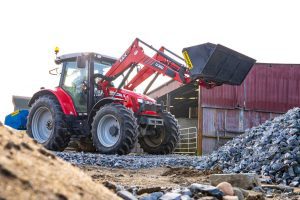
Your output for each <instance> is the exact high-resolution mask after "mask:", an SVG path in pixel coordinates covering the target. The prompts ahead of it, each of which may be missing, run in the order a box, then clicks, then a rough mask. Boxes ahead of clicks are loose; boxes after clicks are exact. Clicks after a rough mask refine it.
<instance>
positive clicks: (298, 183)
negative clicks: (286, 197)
mask: <svg viewBox="0 0 300 200" xmlns="http://www.w3.org/2000/svg"><path fill="white" fill-rule="evenodd" d="M299 185H300V182H299V181H293V182H291V183H290V186H291V187H298V186H299Z"/></svg>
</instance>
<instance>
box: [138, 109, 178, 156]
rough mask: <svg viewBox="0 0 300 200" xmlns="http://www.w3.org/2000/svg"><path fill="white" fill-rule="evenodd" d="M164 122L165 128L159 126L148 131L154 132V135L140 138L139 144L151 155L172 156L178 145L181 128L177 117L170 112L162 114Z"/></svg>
mask: <svg viewBox="0 0 300 200" xmlns="http://www.w3.org/2000/svg"><path fill="white" fill-rule="evenodd" d="M161 117H162V119H163V120H164V126H158V127H156V128H154V127H153V128H152V129H150V130H148V131H154V132H155V133H154V134H147V135H145V136H141V137H139V143H140V145H141V147H142V149H143V150H144V152H147V153H149V154H170V153H172V152H173V151H174V150H175V148H176V145H177V142H178V139H179V126H178V122H177V120H176V119H175V117H174V116H173V115H172V114H171V113H169V112H163V113H162V114H161Z"/></svg>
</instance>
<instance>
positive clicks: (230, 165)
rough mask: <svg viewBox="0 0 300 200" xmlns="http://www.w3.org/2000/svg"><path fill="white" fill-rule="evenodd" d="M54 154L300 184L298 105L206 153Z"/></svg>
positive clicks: (84, 160)
mask: <svg viewBox="0 0 300 200" xmlns="http://www.w3.org/2000/svg"><path fill="white" fill-rule="evenodd" d="M56 155H57V156H59V157H61V158H63V159H65V160H67V161H69V162H72V163H74V164H77V165H85V164H88V165H100V166H105V167H117V168H130V169H138V168H149V167H162V166H172V167H195V168H196V169H199V170H207V169H213V168H216V167H218V168H220V169H222V170H223V171H224V172H225V173H240V172H243V173H248V172H254V173H257V174H261V175H264V176H267V177H268V179H269V181H270V182H271V181H273V182H276V183H281V184H285V185H290V186H299V185H300V108H294V109H291V110H289V111H288V112H287V113H286V114H284V115H281V116H278V117H276V118H275V119H273V120H268V121H266V122H265V123H263V124H261V125H259V126H257V127H253V128H251V129H249V130H246V132H245V134H243V135H241V136H239V137H236V138H234V139H233V140H231V141H229V142H228V143H226V144H225V145H224V146H222V147H221V148H219V149H218V150H217V151H215V152H213V153H212V154H211V155H209V156H203V157H196V156H181V155H160V156H157V155H156V156H153V155H126V156H118V155H100V154H90V153H70V152H57V153H56Z"/></svg>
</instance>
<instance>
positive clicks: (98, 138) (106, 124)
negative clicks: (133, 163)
mask: <svg viewBox="0 0 300 200" xmlns="http://www.w3.org/2000/svg"><path fill="white" fill-rule="evenodd" d="M91 132H92V138H93V143H94V146H95V147H96V149H97V151H98V152H99V153H103V154H120V155H124V154H128V153H130V151H131V150H132V149H133V147H134V145H135V143H136V140H137V136H138V135H137V133H138V132H137V123H136V118H135V117H134V115H133V112H132V111H131V110H129V109H127V108H126V107H125V106H123V105H121V104H117V103H111V104H107V105H105V106H103V107H102V108H100V110H99V111H98V112H97V113H96V115H95V117H94V120H93V123H92V131H91Z"/></svg>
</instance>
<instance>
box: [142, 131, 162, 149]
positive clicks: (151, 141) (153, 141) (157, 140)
mask: <svg viewBox="0 0 300 200" xmlns="http://www.w3.org/2000/svg"><path fill="white" fill-rule="evenodd" d="M154 131H155V134H154V135H147V136H145V137H144V141H145V143H146V144H147V145H148V146H150V147H153V148H154V147H158V146H159V145H161V144H162V142H163V141H164V139H165V130H163V129H155V130H154Z"/></svg>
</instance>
